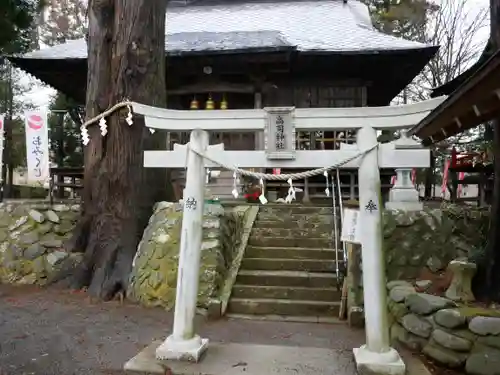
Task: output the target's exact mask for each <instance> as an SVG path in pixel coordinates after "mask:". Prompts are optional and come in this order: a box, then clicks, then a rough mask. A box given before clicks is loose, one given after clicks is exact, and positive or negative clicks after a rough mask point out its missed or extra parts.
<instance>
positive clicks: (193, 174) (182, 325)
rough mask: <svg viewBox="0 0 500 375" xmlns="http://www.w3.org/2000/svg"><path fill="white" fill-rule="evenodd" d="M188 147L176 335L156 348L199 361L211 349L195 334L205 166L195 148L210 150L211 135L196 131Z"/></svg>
mask: <svg viewBox="0 0 500 375" xmlns="http://www.w3.org/2000/svg"><path fill="white" fill-rule="evenodd" d="M189 146H190V147H188V149H187V152H188V158H187V172H186V188H185V189H184V196H183V204H184V213H183V217H182V232H181V243H180V254H179V268H178V276H177V291H176V296H175V313H174V328H173V333H172V334H171V335H170V336H168V337H167V339H166V340H165V341H164V342H163V343H162V344H161V345H160V346H159V347H158V348H157V349H156V358H157V359H177V360H183V361H190V362H198V360H199V359H200V356H201V355H202V354H203V352H204V351H205V349H206V348H207V346H208V339H202V338H200V336H198V335H196V334H195V332H194V318H195V314H196V303H197V299H198V279H199V269H200V257H201V243H202V227H203V204H204V196H205V165H204V164H205V163H204V160H203V157H201V156H199V155H198V154H197V153H195V152H194V151H192V149H194V150H200V151H202V152H204V151H205V150H206V149H207V148H208V133H207V132H206V131H203V130H200V129H195V130H193V131H192V132H191V138H190V139H189Z"/></svg>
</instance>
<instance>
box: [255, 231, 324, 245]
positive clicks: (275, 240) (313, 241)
mask: <svg viewBox="0 0 500 375" xmlns="http://www.w3.org/2000/svg"><path fill="white" fill-rule="evenodd" d="M252 232H253V231H252ZM248 244H249V245H251V246H264V247H268V246H272V247H310V248H318V247H319V248H329V247H332V246H333V241H332V240H331V239H330V238H313V237H307V238H300V237H297V238H293V237H292V238H290V237H274V236H266V237H264V236H258V235H254V234H253V233H250V238H249V240H248Z"/></svg>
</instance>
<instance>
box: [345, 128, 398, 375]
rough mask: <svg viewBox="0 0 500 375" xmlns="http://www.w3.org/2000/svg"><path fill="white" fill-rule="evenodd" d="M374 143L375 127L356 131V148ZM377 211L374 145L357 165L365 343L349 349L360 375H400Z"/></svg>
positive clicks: (379, 197) (376, 153)
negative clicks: (392, 342) (392, 341)
mask: <svg viewBox="0 0 500 375" xmlns="http://www.w3.org/2000/svg"><path fill="white" fill-rule="evenodd" d="M376 143H377V133H376V131H375V129H373V128H371V127H369V126H367V127H364V128H362V129H360V130H359V131H358V135H357V145H358V148H359V149H360V150H366V149H368V148H370V147H372V146H373V145H375V144H376ZM381 210H382V199H381V191H380V171H379V165H378V149H377V148H375V149H373V150H371V151H370V152H368V153H367V154H366V155H364V156H363V157H362V159H361V164H360V166H359V212H360V214H359V217H360V218H359V220H360V221H361V222H360V226H361V228H362V231H361V234H360V237H361V256H362V263H363V296H364V309H365V331H366V344H365V345H363V346H361V347H360V348H355V349H353V352H354V358H355V361H356V367H357V370H358V373H359V374H360V375H363V374H371V375H373V374H387V375H404V373H405V364H404V362H403V361H402V359H401V358H400V356H399V354H398V352H397V351H396V350H394V349H393V348H391V347H390V343H389V327H388V320H387V303H386V299H387V291H386V287H385V285H386V275H385V262H384V255H383V251H382V211H381Z"/></svg>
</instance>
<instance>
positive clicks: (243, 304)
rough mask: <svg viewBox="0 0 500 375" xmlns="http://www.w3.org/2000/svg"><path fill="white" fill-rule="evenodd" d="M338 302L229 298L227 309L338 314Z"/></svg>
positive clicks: (265, 313)
mask: <svg viewBox="0 0 500 375" xmlns="http://www.w3.org/2000/svg"><path fill="white" fill-rule="evenodd" d="M339 307H340V302H325V301H309V300H289V299H272V298H251V299H245V298H231V299H230V300H229V306H228V311H229V312H230V313H233V314H253V315H268V314H276V315H301V316H318V315H323V316H324V315H327V316H338V312H339Z"/></svg>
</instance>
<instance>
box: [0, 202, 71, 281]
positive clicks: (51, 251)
mask: <svg viewBox="0 0 500 375" xmlns="http://www.w3.org/2000/svg"><path fill="white" fill-rule="evenodd" d="M79 211H80V206H79V205H65V204H57V205H53V206H52V207H51V206H50V205H49V204H48V203H47V202H33V201H20V202H9V203H2V204H1V205H0V281H1V282H3V283H12V284H36V285H45V284H47V283H49V282H50V281H51V280H52V279H53V278H54V277H55V276H56V275H57V274H58V273H59V271H61V270H62V269H65V268H66V267H69V268H73V267H74V266H75V264H76V263H77V262H79V261H80V260H81V254H68V253H66V252H65V251H64V249H63V243H64V241H65V240H66V239H68V238H69V237H70V236H71V231H72V230H73V228H74V226H75V222H76V221H77V220H78V217H79Z"/></svg>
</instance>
